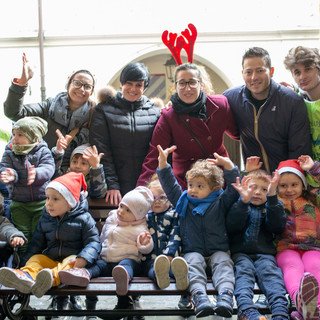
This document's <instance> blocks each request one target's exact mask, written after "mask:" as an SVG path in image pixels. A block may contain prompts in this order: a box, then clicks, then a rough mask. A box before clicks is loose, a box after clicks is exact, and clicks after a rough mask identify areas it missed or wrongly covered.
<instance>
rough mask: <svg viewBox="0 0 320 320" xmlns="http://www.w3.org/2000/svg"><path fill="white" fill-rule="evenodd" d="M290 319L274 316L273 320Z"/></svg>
mask: <svg viewBox="0 0 320 320" xmlns="http://www.w3.org/2000/svg"><path fill="white" fill-rule="evenodd" d="M289 319H290V318H288V317H285V316H272V320H289Z"/></svg>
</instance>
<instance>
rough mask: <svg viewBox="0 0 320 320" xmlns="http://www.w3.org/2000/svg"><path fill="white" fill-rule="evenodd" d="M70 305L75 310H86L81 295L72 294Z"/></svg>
mask: <svg viewBox="0 0 320 320" xmlns="http://www.w3.org/2000/svg"><path fill="white" fill-rule="evenodd" d="M70 306H71V308H72V309H73V310H84V303H83V300H82V299H81V297H80V296H70Z"/></svg>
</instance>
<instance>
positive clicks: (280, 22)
mask: <svg viewBox="0 0 320 320" xmlns="http://www.w3.org/2000/svg"><path fill="white" fill-rule="evenodd" d="M37 5H38V1H37V0H28V1H25V0H10V1H6V5H5V6H2V8H1V13H0V57H1V60H0V68H1V69H0V70H1V78H0V101H4V100H5V97H6V95H7V90H8V87H9V85H10V80H11V79H12V78H13V77H18V76H19V75H20V73H21V55H22V52H26V53H27V56H28V57H29V60H30V61H31V62H32V64H33V65H34V68H35V76H34V79H32V81H31V82H30V93H28V94H27V96H26V97H25V102H31V101H32V102H35V101H40V66H39V49H38V42H37V28H38V20H37V19H38V11H37V10H38V7H37ZM190 22H192V23H193V24H194V25H196V27H197V29H198V39H197V42H196V45H195V55H196V56H197V59H198V60H200V61H201V60H203V61H205V62H206V63H208V64H210V66H211V68H213V69H214V70H216V72H217V73H218V74H219V75H220V76H221V77H222V78H223V79H224V80H225V82H226V83H227V84H228V85H229V86H234V85H238V84H241V83H242V78H241V56H242V54H243V52H244V51H245V49H247V48H248V47H250V46H253V45H255V46H262V47H264V48H266V49H267V50H268V51H269V52H270V54H271V58H272V62H273V65H274V66H275V80H276V81H288V82H290V81H291V76H290V74H289V73H288V72H287V71H286V70H285V69H284V67H283V63H282V61H283V58H284V56H285V54H286V53H287V51H288V50H289V49H290V48H291V47H293V46H297V45H306V46H314V47H319V38H318V36H319V1H318V0H304V1H301V0H280V1H279V0H269V1H267V2H266V1H265V0H242V1H239V0H225V1H221V0H198V1H194V0H185V1H181V0H176V1H171V0H170V1H169V0H162V1H159V2H155V1H150V0H136V1H127V0H120V1H111V0H107V1H103V0H91V1H88V0H68V1H65V0H55V1H52V0H43V25H44V36H45V42H44V44H45V49H44V57H45V64H44V67H45V80H46V89H47V91H46V93H47V96H53V95H55V94H56V93H57V92H59V91H62V90H63V89H64V84H65V82H66V80H67V76H68V75H69V74H70V73H72V71H74V70H77V69H79V68H88V69H89V70H91V71H92V72H93V73H94V74H95V75H96V78H97V87H98V88H99V87H102V86H104V85H105V84H107V83H108V82H109V81H111V80H112V79H114V78H115V77H116V76H117V74H118V73H119V71H120V70H121V69H122V67H123V66H124V65H126V64H127V63H128V62H130V61H132V60H137V59H139V58H141V57H145V58H147V57H151V56H152V55H154V54H159V53H165V52H167V53H169V52H168V49H167V48H166V47H165V46H164V45H163V44H162V42H161V34H162V32H163V31H164V30H166V29H167V30H169V31H171V32H180V31H182V30H184V29H185V28H186V27H187V25H188V23H190ZM0 117H1V119H2V121H1V127H2V128H7V129H8V130H10V121H8V120H6V119H4V116H3V111H2V108H0Z"/></svg>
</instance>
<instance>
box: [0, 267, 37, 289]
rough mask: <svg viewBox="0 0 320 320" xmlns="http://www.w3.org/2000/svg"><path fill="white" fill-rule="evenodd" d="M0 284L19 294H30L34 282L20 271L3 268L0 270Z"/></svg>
mask: <svg viewBox="0 0 320 320" xmlns="http://www.w3.org/2000/svg"><path fill="white" fill-rule="evenodd" d="M0 283H1V284H2V285H4V286H5V287H8V288H14V289H16V290H18V291H19V292H21V293H30V292H31V289H32V286H33V285H34V280H32V278H31V277H29V276H27V274H26V273H25V272H23V271H21V270H20V269H11V268H7V267H4V268H1V269H0Z"/></svg>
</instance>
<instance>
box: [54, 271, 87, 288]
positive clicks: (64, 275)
mask: <svg viewBox="0 0 320 320" xmlns="http://www.w3.org/2000/svg"><path fill="white" fill-rule="evenodd" d="M59 278H60V282H61V283H63V284H66V285H68V286H78V287H87V286H88V284H89V282H90V274H89V272H88V270H87V269H85V268H72V269H68V270H61V271H59Z"/></svg>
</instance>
